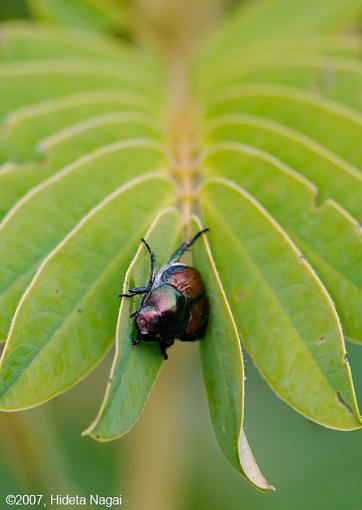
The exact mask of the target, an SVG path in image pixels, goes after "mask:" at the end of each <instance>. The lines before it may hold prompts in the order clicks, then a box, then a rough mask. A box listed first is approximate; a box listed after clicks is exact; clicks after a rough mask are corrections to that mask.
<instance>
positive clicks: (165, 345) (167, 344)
mask: <svg viewBox="0 0 362 510" xmlns="http://www.w3.org/2000/svg"><path fill="white" fill-rule="evenodd" d="M174 343H175V340H161V341H160V349H161V353H162V355H163V359H168V356H167V352H166V350H167V349H168V348H169V347H171V345H173V344H174Z"/></svg>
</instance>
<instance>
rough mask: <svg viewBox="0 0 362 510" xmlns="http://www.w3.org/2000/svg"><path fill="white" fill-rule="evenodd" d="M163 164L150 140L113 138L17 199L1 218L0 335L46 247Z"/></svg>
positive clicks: (159, 149)
mask: <svg viewBox="0 0 362 510" xmlns="http://www.w3.org/2000/svg"><path fill="white" fill-rule="evenodd" d="M166 164H167V160H166V158H165V156H164V154H163V152H162V149H161V148H160V146H159V144H157V143H155V142H145V141H137V140H134V141H131V140H128V141H123V142H116V143H114V144H111V145H107V146H105V147H102V148H100V149H98V150H97V151H94V152H92V153H90V154H89V155H86V156H84V157H82V158H80V159H79V160H77V161H75V162H74V163H72V164H71V165H69V166H68V167H66V168H64V169H63V170H62V171H61V172H59V173H57V174H56V175H55V176H54V177H52V178H50V179H48V180H47V181H45V182H44V183H42V184H40V185H39V186H38V187H35V188H33V189H32V190H31V191H30V192H29V194H28V195H25V196H24V198H23V199H22V200H21V201H19V202H18V203H17V205H16V206H15V207H14V208H13V209H12V210H11V211H10V212H9V214H8V215H7V216H6V217H5V218H4V220H3V222H2V223H1V224H0V338H5V337H6V334H7V331H8V328H9V324H10V320H11V318H12V315H13V313H14V310H15V307H16V304H17V302H18V300H19V299H20V297H21V295H22V293H23V292H24V290H25V289H26V287H27V285H28V284H29V282H30V281H31V279H32V277H33V275H34V272H35V271H36V268H37V266H38V264H39V263H40V262H41V261H42V260H43V259H44V257H45V256H46V255H47V254H48V253H49V251H51V250H52V249H54V248H55V247H56V245H57V244H58V243H59V242H61V240H62V239H63V237H64V236H65V235H66V234H67V233H68V232H69V231H70V230H71V229H72V228H73V227H74V226H75V225H76V223H77V222H78V221H80V220H81V219H82V218H83V216H84V215H85V214H87V213H88V212H89V210H90V209H91V208H92V207H94V206H95V205H97V203H99V202H100V201H101V200H103V199H104V198H105V197H106V196H107V195H109V194H110V193H112V192H113V191H114V190H115V189H117V188H118V187H119V186H121V185H122V184H123V183H126V182H127V181H129V180H130V179H132V178H133V177H135V176H137V175H138V176H139V175H142V174H146V173H149V172H155V171H158V170H161V169H163V168H164V167H165V166H166Z"/></svg>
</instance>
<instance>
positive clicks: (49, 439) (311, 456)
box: [0, 0, 362, 510]
mask: <svg viewBox="0 0 362 510" xmlns="http://www.w3.org/2000/svg"><path fill="white" fill-rule="evenodd" d="M26 16H27V9H26V6H25V2H24V1H22V0H0V18H1V19H11V18H24V17H26ZM347 348H348V351H349V359H350V362H351V365H352V370H353V374H354V380H355V385H356V390H357V394H358V396H359V401H360V404H362V349H361V348H360V347H358V346H356V345H353V344H348V345H347ZM111 354H112V353H110V355H109V356H108V357H107V358H106V359H105V360H104V361H103V362H102V364H101V365H100V366H99V367H98V368H97V369H96V370H95V371H94V372H93V373H92V374H91V375H90V376H89V377H88V378H87V379H86V380H84V381H83V382H82V383H81V384H79V385H78V386H77V387H76V388H74V389H73V390H72V391H70V392H68V393H67V394H65V395H63V396H61V397H58V398H56V399H55V400H53V401H51V402H49V403H48V404H46V405H44V406H43V407H41V408H38V409H33V410H30V411H26V412H22V413H16V414H5V413H2V414H1V416H0V450H1V457H0V508H1V509H3V508H4V509H5V508H8V507H7V505H6V503H5V500H4V498H5V496H6V495H7V494H17V493H21V494H23V493H27V494H31V493H40V494H41V493H43V494H48V495H49V494H62V495H66V494H70V495H76V494H78V495H89V494H90V493H93V494H96V493H98V494H101V495H104V496H112V495H119V494H122V496H123V505H122V508H125V509H127V510H219V509H220V508H223V509H226V510H243V509H247V510H261V509H263V510H284V509H285V510H287V509H288V510H289V509H291V508H293V509H295V510H299V509H300V510H305V509H308V510H317V509H318V510H324V509H328V510H341V509H343V510H362V455H361V453H362V431H357V432H352V433H346V432H336V431H332V430H326V429H323V428H322V427H318V426H317V425H315V424H313V423H311V422H309V421H307V420H306V419H304V418H303V417H301V416H299V415H298V414H296V413H295V412H294V411H292V410H291V409H290V408H289V407H288V406H287V405H285V404H284V403H283V402H282V401H280V400H279V399H278V398H277V397H276V396H275V395H274V394H273V392H272V391H271V390H270V389H269V387H268V386H267V384H266V383H265V382H264V381H263V380H262V379H261V377H260V376H259V375H258V374H257V372H256V371H255V369H254V367H253V365H252V363H251V361H250V360H249V359H246V374H247V381H246V432H247V436H248V439H249V442H250V444H251V447H252V449H253V451H254V454H255V456H256V459H257V461H258V463H259V465H260V467H261V469H262V471H263V472H264V474H265V475H266V477H267V478H268V480H269V481H270V482H271V483H272V484H273V485H275V486H276V488H277V491H276V492H275V493H272V494H267V495H263V494H260V493H258V492H257V491H256V490H255V489H253V488H252V487H250V486H249V485H248V484H247V482H245V481H244V479H243V478H242V477H241V476H240V475H239V474H238V473H237V472H236V471H235V470H234V469H233V468H232V467H231V466H230V465H229V464H228V463H227V461H226V460H225V459H224V457H223V456H222V454H221V452H220V451H219V448H218V446H217V444H216V440H215V438H214V436H213V432H212V430H211V424H210V420H209V417H208V410H207V404H206V398H205V393H204V388H203V382H202V377H201V367H200V360H199V353H198V345H197V344H195V345H192V344H191V345H177V346H176V347H175V348H174V349H173V350H172V353H171V356H170V360H169V361H168V362H167V363H166V364H165V365H164V368H163V370H162V373H161V376H160V378H159V380H158V383H157V385H156V388H155V390H154V392H153V393H152V395H151V398H150V400H149V402H148V403H147V406H146V410H145V412H144V413H143V415H142V417H141V419H140V420H139V422H138V423H137V425H136V427H135V428H134V429H133V430H132V431H131V432H130V433H129V434H128V435H126V436H125V437H124V438H122V439H120V440H118V441H115V442H112V443H104V444H99V443H96V442H94V441H92V440H91V439H89V438H82V437H81V432H82V430H84V429H85V428H86V427H87V426H88V425H89V424H90V422H91V421H92V419H94V417H95V414H96V412H97V409H98V407H99V403H100V401H101V398H102V395H103V389H104V386H105V383H106V380H107V377H108V372H109V367H110V363H111ZM28 508H29V507H28ZM63 508H64V507H63ZM73 508H74V507H73ZM82 508H84V507H82Z"/></svg>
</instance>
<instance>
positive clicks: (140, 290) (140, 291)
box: [128, 287, 151, 294]
mask: <svg viewBox="0 0 362 510" xmlns="http://www.w3.org/2000/svg"><path fill="white" fill-rule="evenodd" d="M150 290H151V289H150V288H149V287H132V288H131V287H130V288H129V289H128V292H131V294H146V293H147V292H149V291H150Z"/></svg>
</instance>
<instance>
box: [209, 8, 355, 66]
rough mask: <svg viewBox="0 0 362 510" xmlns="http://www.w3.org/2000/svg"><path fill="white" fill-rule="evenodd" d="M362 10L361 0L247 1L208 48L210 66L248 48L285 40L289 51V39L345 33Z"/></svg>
mask: <svg viewBox="0 0 362 510" xmlns="http://www.w3.org/2000/svg"><path fill="white" fill-rule="evenodd" d="M361 9H362V2H361V0H329V1H328V2H318V3H316V2H315V1H314V0H304V1H303V2H299V1H298V0H260V1H259V2H247V3H245V4H242V5H241V7H240V9H239V10H235V11H234V12H233V13H232V14H231V16H229V18H228V19H226V20H225V23H224V26H223V27H222V28H221V30H219V32H216V34H215V35H214V37H213V38H211V42H208V44H206V45H205V46H206V50H207V51H206V50H205V52H206V55H207V57H208V64H209V66H210V67H212V66H214V67H218V65H220V61H221V62H222V61H226V60H227V59H228V58H230V57H231V56H237V55H238V54H240V51H241V52H242V51H243V48H244V47H245V48H246V51H247V52H249V53H250V52H251V51H253V50H254V51H255V48H254V47H255V46H256V47H258V46H261V45H264V46H266V47H267V46H270V45H272V44H273V43H274V42H275V41H278V40H279V41H280V40H283V39H284V41H283V43H284V44H283V46H284V48H287V49H288V47H289V46H288V44H286V41H285V39H287V38H288V39H290V40H291V41H293V40H294V41H298V40H299V41H300V40H302V39H303V38H305V37H313V36H321V35H332V34H338V33H341V32H342V31H343V30H344V29H345V28H346V27H348V26H350V25H351V24H353V23H354V22H355V20H356V17H357V16H358V14H360V12H361ZM233 54H234V55H233ZM206 55H203V57H204V58H206ZM212 63H213V64H212Z"/></svg>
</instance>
